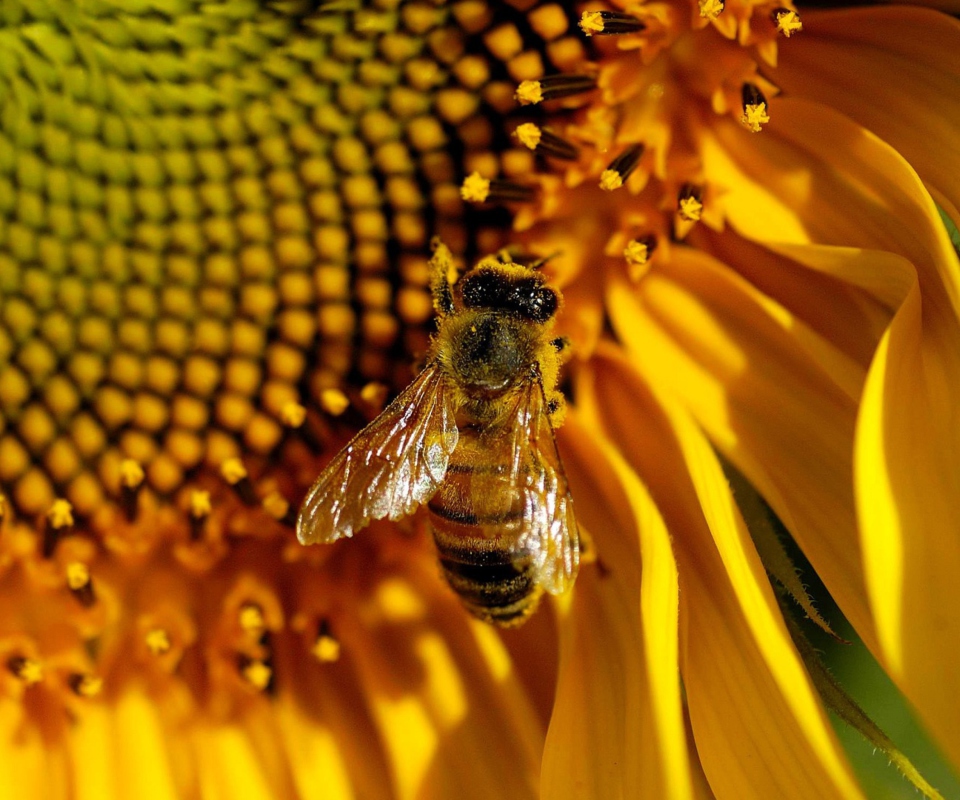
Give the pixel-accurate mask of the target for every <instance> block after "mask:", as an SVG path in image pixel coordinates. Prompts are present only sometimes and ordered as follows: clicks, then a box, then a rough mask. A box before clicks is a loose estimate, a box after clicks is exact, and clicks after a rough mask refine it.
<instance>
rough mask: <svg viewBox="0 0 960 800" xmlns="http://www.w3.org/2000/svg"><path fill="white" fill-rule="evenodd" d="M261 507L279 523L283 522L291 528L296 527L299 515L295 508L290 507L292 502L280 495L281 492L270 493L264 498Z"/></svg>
mask: <svg viewBox="0 0 960 800" xmlns="http://www.w3.org/2000/svg"><path fill="white" fill-rule="evenodd" d="M260 505H261V506H262V507H263V510H264V511H266V512H267V514H268V515H269V516H271V517H273V519H275V520H276V521H277V522H282V523H283V524H284V525H289V526H290V527H293V526H294V525H296V523H297V513H296V511H295V510H294V508H293V506H291V505H290V501H288V500H287V498H285V497H284V496H283V495H282V494H280V492H270V493H269V494H268V495H267V496H266V497H264V498H263V502H262V503H261V504H260Z"/></svg>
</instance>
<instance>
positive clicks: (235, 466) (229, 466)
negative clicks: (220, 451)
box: [220, 458, 260, 506]
mask: <svg viewBox="0 0 960 800" xmlns="http://www.w3.org/2000/svg"><path fill="white" fill-rule="evenodd" d="M220 474H221V475H222V476H223V479H224V480H225V481H226V482H227V483H229V484H230V485H231V486H232V487H233V490H234V491H235V492H236V493H237V496H238V497H239V498H240V500H241V502H242V503H243V504H244V505H245V506H257V505H260V498H259V497H257V493H256V492H255V491H254V488H253V484H252V483H251V482H250V477H249V475H248V474H247V468H246V467H245V466H243V462H242V461H241V460H240V459H239V458H228V459H227V460H226V461H224V462H223V463H222V464H221V465H220Z"/></svg>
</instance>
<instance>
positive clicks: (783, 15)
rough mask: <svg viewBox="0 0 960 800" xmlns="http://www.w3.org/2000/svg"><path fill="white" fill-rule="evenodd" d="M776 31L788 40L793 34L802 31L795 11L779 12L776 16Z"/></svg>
mask: <svg viewBox="0 0 960 800" xmlns="http://www.w3.org/2000/svg"><path fill="white" fill-rule="evenodd" d="M777 30H778V31H780V33H782V34H783V35H784V37H786V38H787V39H789V38H790V37H791V36H793V34H795V33H800V31H802V30H803V22H801V20H800V15H799V14H798V13H797V12H796V11H789V10H785V11H781V12H780V13H779V14H777Z"/></svg>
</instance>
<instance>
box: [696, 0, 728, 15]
mask: <svg viewBox="0 0 960 800" xmlns="http://www.w3.org/2000/svg"><path fill="white" fill-rule="evenodd" d="M698 5H699V6H700V16H701V17H704V18H705V19H710V20H713V19H716V18H717V17H719V16H720V14H722V13H723V9H724V7H725V6H726V2H725V1H724V0H698Z"/></svg>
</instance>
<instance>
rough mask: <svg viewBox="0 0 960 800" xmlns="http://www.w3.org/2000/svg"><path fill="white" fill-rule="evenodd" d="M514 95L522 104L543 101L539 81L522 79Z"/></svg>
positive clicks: (528, 104)
mask: <svg viewBox="0 0 960 800" xmlns="http://www.w3.org/2000/svg"><path fill="white" fill-rule="evenodd" d="M514 96H515V97H516V98H517V102H518V103H520V105H522V106H532V105H536V104H537V103H540V102H542V101H543V88H542V87H541V85H540V81H523V82H522V83H521V84H520V85H519V86H518V87H517V91H516V94H515V95H514Z"/></svg>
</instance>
